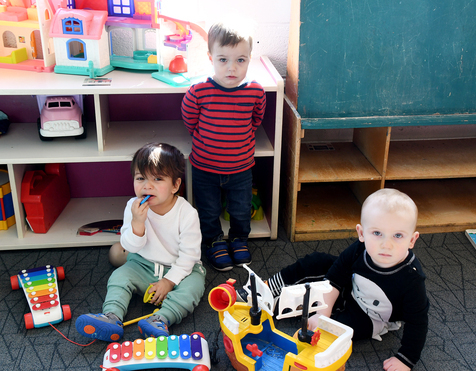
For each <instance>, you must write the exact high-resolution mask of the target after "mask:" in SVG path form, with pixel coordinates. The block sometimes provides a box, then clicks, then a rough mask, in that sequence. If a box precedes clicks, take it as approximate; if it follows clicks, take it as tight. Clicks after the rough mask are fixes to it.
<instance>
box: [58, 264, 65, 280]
mask: <svg viewBox="0 0 476 371" xmlns="http://www.w3.org/2000/svg"><path fill="white" fill-rule="evenodd" d="M56 274H57V276H58V281H63V280H64V278H65V277H66V276H65V274H64V268H63V267H56Z"/></svg>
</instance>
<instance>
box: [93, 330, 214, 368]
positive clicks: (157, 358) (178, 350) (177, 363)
mask: <svg viewBox="0 0 476 371" xmlns="http://www.w3.org/2000/svg"><path fill="white" fill-rule="evenodd" d="M101 367H102V368H103V369H106V370H108V371H116V370H118V371H124V370H142V369H149V368H180V369H188V370H191V371H209V370H210V367H211V366H210V354H209V351H208V343H207V341H206V340H205V339H204V338H203V337H202V336H200V335H199V334H198V333H193V334H192V335H190V336H189V335H180V336H178V335H170V336H169V337H166V336H160V337H158V338H157V339H156V338H147V339H145V340H144V339H136V340H135V341H125V342H123V343H122V344H119V343H112V344H110V345H109V346H108V347H107V350H106V354H104V360H103V365H102V366H101Z"/></svg>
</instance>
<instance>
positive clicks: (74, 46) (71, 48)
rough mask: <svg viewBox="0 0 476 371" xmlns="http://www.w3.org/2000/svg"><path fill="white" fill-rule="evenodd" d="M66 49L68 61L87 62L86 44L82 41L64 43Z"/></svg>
mask: <svg viewBox="0 0 476 371" xmlns="http://www.w3.org/2000/svg"><path fill="white" fill-rule="evenodd" d="M66 47H67V51H68V58H69V59H71V60H77V61H85V60H87V55H86V44H85V43H84V41H82V40H77V39H72V40H69V41H68V42H67V43H66Z"/></svg>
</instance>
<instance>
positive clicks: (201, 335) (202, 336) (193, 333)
mask: <svg viewBox="0 0 476 371" xmlns="http://www.w3.org/2000/svg"><path fill="white" fill-rule="evenodd" d="M195 334H197V335H199V336H200V337H201V338H202V339H205V335H203V334H202V333H201V332H199V331H195V332H192V334H191V335H190V336H192V335H195Z"/></svg>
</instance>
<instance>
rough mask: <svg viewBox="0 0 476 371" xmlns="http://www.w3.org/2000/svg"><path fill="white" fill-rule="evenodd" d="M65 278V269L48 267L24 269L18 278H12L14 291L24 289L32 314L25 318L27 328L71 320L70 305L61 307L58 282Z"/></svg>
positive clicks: (26, 315)
mask: <svg viewBox="0 0 476 371" xmlns="http://www.w3.org/2000/svg"><path fill="white" fill-rule="evenodd" d="M64 277H65V275H64V269H63V267H56V268H55V267H53V266H52V265H46V266H43V267H38V268H32V269H24V270H22V271H20V272H19V273H18V274H17V275H16V276H11V277H10V283H11V286H12V289H13V290H18V289H19V288H20V287H23V292H24V293H25V296H26V300H27V301H28V305H29V307H30V310H31V313H27V314H25V316H24V319H25V327H26V328H27V329H32V328H34V327H44V326H48V324H49V323H51V324H55V323H59V322H61V321H63V320H68V319H71V309H70V307H69V305H63V306H61V303H60V299H59V292H58V286H57V281H58V280H63V279H64Z"/></svg>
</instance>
